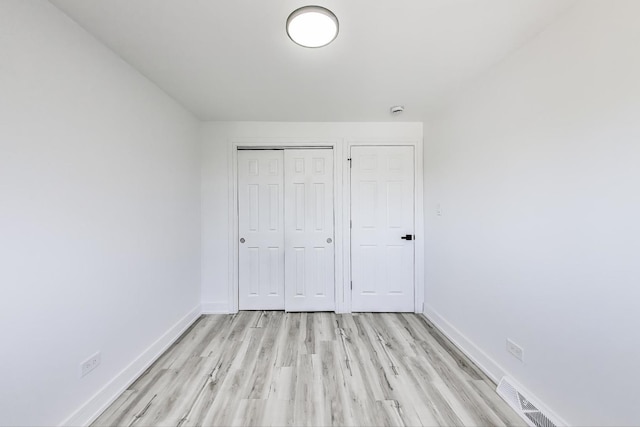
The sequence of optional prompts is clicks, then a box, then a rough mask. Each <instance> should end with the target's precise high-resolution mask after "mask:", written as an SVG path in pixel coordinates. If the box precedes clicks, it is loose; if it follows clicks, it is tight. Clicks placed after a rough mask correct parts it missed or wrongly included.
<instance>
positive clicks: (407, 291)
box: [351, 146, 415, 312]
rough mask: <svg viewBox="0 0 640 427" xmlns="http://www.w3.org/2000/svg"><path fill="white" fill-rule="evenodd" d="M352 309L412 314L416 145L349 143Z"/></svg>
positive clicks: (413, 305)
mask: <svg viewBox="0 0 640 427" xmlns="http://www.w3.org/2000/svg"><path fill="white" fill-rule="evenodd" d="M351 159H352V168H351V219H352V229H351V281H352V286H353V288H352V294H351V304H352V305H351V307H352V311H354V312H356V311H389V312H413V311H414V309H415V299H414V287H415V284H414V268H415V265H414V263H415V248H414V242H415V240H403V239H402V237H403V236H406V235H410V236H412V237H414V236H415V228H414V227H415V224H414V221H415V218H414V195H415V193H414V179H415V177H414V148H413V147H411V146H353V147H351Z"/></svg>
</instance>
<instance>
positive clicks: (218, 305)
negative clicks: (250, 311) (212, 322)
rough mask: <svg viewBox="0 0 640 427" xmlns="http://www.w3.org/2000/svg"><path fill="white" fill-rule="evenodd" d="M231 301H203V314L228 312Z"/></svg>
mask: <svg viewBox="0 0 640 427" xmlns="http://www.w3.org/2000/svg"><path fill="white" fill-rule="evenodd" d="M228 313H229V303H228V302H226V301H205V302H203V303H202V314H228Z"/></svg>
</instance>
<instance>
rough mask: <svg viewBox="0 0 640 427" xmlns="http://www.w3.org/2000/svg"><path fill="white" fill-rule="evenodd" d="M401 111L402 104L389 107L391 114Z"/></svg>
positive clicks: (402, 109) (402, 108)
mask: <svg viewBox="0 0 640 427" xmlns="http://www.w3.org/2000/svg"><path fill="white" fill-rule="evenodd" d="M403 111H404V106H403V105H394V106H393V107H391V114H393V115H397V114H400V113H402V112H403Z"/></svg>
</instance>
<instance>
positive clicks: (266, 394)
mask: <svg viewBox="0 0 640 427" xmlns="http://www.w3.org/2000/svg"><path fill="white" fill-rule="evenodd" d="M94 425H96V426H103V425H118V426H150V425H153V426H156V425H162V426H164V425H166V426H180V427H181V426H191V425H199V426H200V425H202V426H209V425H220V426H232V425H237V426H284V425H290V426H291V425H292V426H304V425H313V426H329V425H351V426H383V425H384V426H402V425H412V426H413V425H415V426H419V425H446V426H459V425H481V426H489V425H496V426H499V425H525V424H524V422H523V421H522V420H521V419H520V418H519V417H518V416H517V415H516V414H515V413H514V412H513V411H512V410H511V409H510V408H509V407H508V406H507V405H506V403H504V402H503V401H502V400H501V399H500V397H498V395H497V394H496V392H495V384H493V383H492V382H491V381H490V380H489V379H488V378H487V377H486V376H485V375H484V374H483V373H482V372H480V371H479V369H478V368H477V367H475V366H474V365H473V364H472V363H471V362H470V361H469V360H468V359H467V358H466V357H465V356H464V355H462V354H461V353H460V352H459V351H458V350H457V349H455V348H454V347H452V345H451V344H450V343H449V342H448V341H447V339H446V338H444V337H443V336H442V335H440V334H439V333H438V331H437V330H435V329H434V328H433V326H432V325H430V324H429V323H428V322H426V321H425V320H424V318H422V317H421V316H418V315H415V314H368V313H367V314H353V315H351V314H345V315H341V314H335V313H283V312H259V311H258V312H240V313H238V314H235V315H210V316H203V317H201V318H200V319H199V320H198V321H197V322H196V323H195V324H194V325H193V326H192V327H191V328H190V329H189V330H188V331H187V332H186V333H185V334H184V335H183V336H182V337H181V338H180V340H178V342H176V343H175V344H174V345H173V346H172V347H171V348H170V349H169V350H168V351H167V352H166V353H165V354H164V355H163V356H161V357H160V359H158V361H157V362H156V363H155V364H154V365H153V366H152V367H151V368H149V369H148V370H147V372H145V373H144V374H143V375H142V376H141V377H140V378H139V379H138V380H137V381H136V382H135V383H133V384H132V385H131V387H129V389H127V390H126V391H125V392H124V393H123V394H122V395H121V396H120V397H119V398H118V399H117V400H116V401H115V402H114V403H113V405H111V406H110V407H109V408H108V409H107V410H106V411H105V412H104V413H103V414H102V415H101V416H100V417H99V418H98V419H97V420H96V421H95V423H94Z"/></svg>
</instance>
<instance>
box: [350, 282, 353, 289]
mask: <svg viewBox="0 0 640 427" xmlns="http://www.w3.org/2000/svg"><path fill="white" fill-rule="evenodd" d="M350 283H351V290H353V281H352V282H350Z"/></svg>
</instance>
